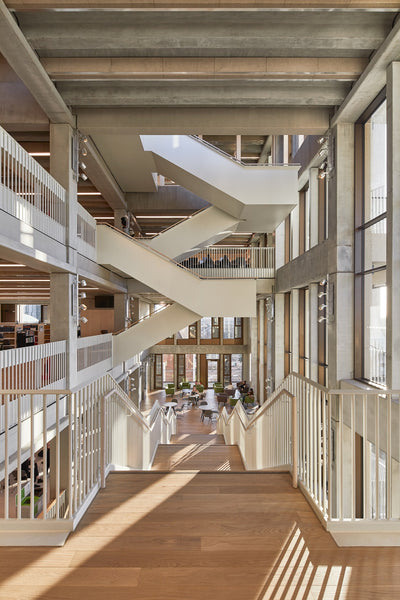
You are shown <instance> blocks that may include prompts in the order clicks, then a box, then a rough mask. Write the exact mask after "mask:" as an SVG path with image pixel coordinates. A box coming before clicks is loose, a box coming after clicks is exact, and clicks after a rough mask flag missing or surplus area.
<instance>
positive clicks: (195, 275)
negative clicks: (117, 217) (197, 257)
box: [97, 223, 206, 279]
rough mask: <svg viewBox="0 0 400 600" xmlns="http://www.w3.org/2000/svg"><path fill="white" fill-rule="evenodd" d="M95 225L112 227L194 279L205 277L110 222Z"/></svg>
mask: <svg viewBox="0 0 400 600" xmlns="http://www.w3.org/2000/svg"><path fill="white" fill-rule="evenodd" d="M97 227H108V228H109V229H113V230H114V231H116V232H117V233H119V234H121V235H123V236H125V237H126V238H128V239H129V240H130V241H131V242H132V243H133V244H138V245H139V246H140V247H141V248H144V249H145V250H148V251H149V252H152V253H153V254H156V255H157V256H160V257H161V258H162V259H164V260H166V261H168V262H170V263H173V264H174V265H176V266H177V267H179V268H180V269H184V270H185V271H187V272H188V273H190V275H192V276H193V277H195V278H196V279H206V277H201V276H200V275H197V273H193V271H191V270H190V269H188V268H187V267H185V266H182V265H181V264H179V263H178V262H176V260H174V259H173V258H170V257H169V256H167V255H166V254H163V253H162V252H160V251H159V250H156V249H155V248H152V247H151V246H147V245H146V246H144V245H143V244H141V243H140V242H138V241H137V240H135V239H134V238H132V237H131V236H130V235H129V233H126V232H125V231H121V229H117V227H114V225H111V224H110V223H97Z"/></svg>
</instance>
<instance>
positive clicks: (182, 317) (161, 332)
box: [113, 304, 201, 366]
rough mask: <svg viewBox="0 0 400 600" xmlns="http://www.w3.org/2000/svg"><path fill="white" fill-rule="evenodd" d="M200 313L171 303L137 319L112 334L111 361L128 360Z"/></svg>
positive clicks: (180, 327) (192, 320)
mask: <svg viewBox="0 0 400 600" xmlns="http://www.w3.org/2000/svg"><path fill="white" fill-rule="evenodd" d="M200 318H201V315H198V314H197V313H195V312H192V311H191V310H189V309H187V308H185V307H184V306H181V305H180V304H172V305H171V306H167V307H166V308H164V310H160V311H159V312H157V313H155V314H153V315H151V316H150V317H148V318H146V319H143V320H141V321H139V322H138V323H136V324H134V325H132V327H129V328H128V329H126V330H125V331H122V332H121V333H118V334H116V335H114V336H113V363H114V366H116V365H118V364H120V363H122V362H123V361H125V360H128V359H129V358H130V357H131V356H133V355H135V354H139V353H140V352H143V350H146V348H149V347H150V346H153V345H154V344H157V343H158V342H160V341H161V340H163V339H165V338H166V337H169V336H171V335H173V334H174V333H176V332H177V331H179V330H180V329H183V327H186V326H187V325H190V324H191V323H194V322H195V321H198V320H199V319H200Z"/></svg>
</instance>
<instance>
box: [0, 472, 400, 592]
mask: <svg viewBox="0 0 400 600" xmlns="http://www.w3.org/2000/svg"><path fill="white" fill-rule="evenodd" d="M0 575H1V580H2V583H1V585H0V598H1V599H2V600H209V599H210V598H212V599H213V600H288V599H296V600H300V599H301V600H305V599H313V600H317V599H318V600H322V599H324V600H395V599H397V598H400V548H369V549H363V548H337V547H336V545H335V543H334V542H333V540H332V539H331V537H330V536H329V534H327V533H326V532H325V531H323V529H322V527H321V526H320V524H319V522H318V520H317V519H316V517H315V516H314V514H313V512H312V511H311V509H310V507H309V506H308V504H307V502H306V500H305V499H304V497H303V496H302V494H301V492H300V491H298V490H294V489H293V488H292V487H291V484H290V479H289V476H287V475H286V474H265V473H259V474H255V473H224V472H220V473H184V472H175V473H155V472H147V473H115V474H112V475H110V476H109V477H108V480H107V488H106V489H104V490H101V492H100V493H99V494H98V495H97V497H96V499H95V501H94V502H93V504H92V506H91V508H90V509H89V511H88V513H87V514H86V516H85V517H84V518H83V520H82V522H81V523H80V525H79V527H78V528H77V530H76V531H75V532H74V533H73V534H72V535H71V536H70V537H69V539H68V540H67V543H66V544H65V546H64V547H63V548H55V549H49V548H0Z"/></svg>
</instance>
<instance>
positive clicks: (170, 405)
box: [163, 402, 178, 412]
mask: <svg viewBox="0 0 400 600" xmlns="http://www.w3.org/2000/svg"><path fill="white" fill-rule="evenodd" d="M163 406H164V407H166V408H168V409H169V408H172V409H173V410H174V412H175V408H176V407H177V406H178V403H177V402H165V403H164V404H163Z"/></svg>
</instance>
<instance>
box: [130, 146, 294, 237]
mask: <svg viewBox="0 0 400 600" xmlns="http://www.w3.org/2000/svg"><path fill="white" fill-rule="evenodd" d="M140 138H141V142H142V146H143V149H144V150H145V151H147V152H149V153H151V154H152V157H153V160H154V163H155V168H156V170H157V172H158V173H161V174H162V175H165V176H166V177H169V178H170V179H172V180H173V181H175V182H176V183H177V184H178V185H181V186H182V187H184V188H186V189H187V190H190V191H191V192H193V193H194V194H197V195H198V196H200V197H201V198H204V199H205V200H207V202H209V203H210V204H212V205H213V206H215V207H217V208H219V209H220V210H222V211H224V212H225V213H228V214H229V215H231V216H232V217H235V218H236V219H240V220H241V223H240V224H239V226H238V229H237V231H252V232H256V233H257V232H259V233H261V232H265V231H273V230H274V229H276V227H277V226H278V225H279V223H281V222H282V221H283V220H284V219H285V217H286V216H287V215H288V214H289V213H290V211H291V210H292V209H293V208H294V207H295V206H296V204H297V201H298V193H297V172H298V169H299V167H298V166H296V165H291V166H287V165H286V166H282V165H260V166H246V165H243V164H241V163H239V162H237V161H235V160H233V158H232V157H229V156H228V155H224V154H222V153H221V152H219V151H218V150H217V149H216V148H213V147H212V146H210V145H209V144H205V143H203V142H202V141H201V140H199V139H197V138H194V137H191V136H188V135H141V136H140Z"/></svg>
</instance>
